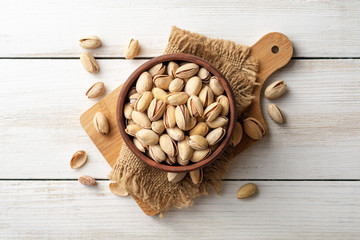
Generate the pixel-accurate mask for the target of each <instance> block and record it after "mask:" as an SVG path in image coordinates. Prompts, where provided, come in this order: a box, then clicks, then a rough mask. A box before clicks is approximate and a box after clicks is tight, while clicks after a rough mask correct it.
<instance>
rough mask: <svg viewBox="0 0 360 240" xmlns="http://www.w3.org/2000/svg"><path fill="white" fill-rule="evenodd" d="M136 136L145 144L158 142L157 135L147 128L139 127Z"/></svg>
mask: <svg viewBox="0 0 360 240" xmlns="http://www.w3.org/2000/svg"><path fill="white" fill-rule="evenodd" d="M136 137H137V138H138V139H139V140H140V141H141V142H142V143H144V144H146V145H150V146H152V145H156V144H157V143H158V142H159V135H157V134H156V133H155V132H154V131H152V130H149V129H141V130H140V131H138V132H137V133H136Z"/></svg>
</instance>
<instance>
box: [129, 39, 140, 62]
mask: <svg viewBox="0 0 360 240" xmlns="http://www.w3.org/2000/svg"><path fill="white" fill-rule="evenodd" d="M139 49H140V47H139V41H138V40H134V39H130V42H129V44H128V45H127V46H126V48H125V58H126V59H133V58H134V57H136V55H138V53H139Z"/></svg>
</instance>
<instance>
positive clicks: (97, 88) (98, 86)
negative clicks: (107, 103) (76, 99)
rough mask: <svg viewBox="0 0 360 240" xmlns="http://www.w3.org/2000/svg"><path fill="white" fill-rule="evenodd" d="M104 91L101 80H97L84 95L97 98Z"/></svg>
mask: <svg viewBox="0 0 360 240" xmlns="http://www.w3.org/2000/svg"><path fill="white" fill-rule="evenodd" d="M104 93H105V85H104V83H103V82H97V83H95V84H94V85H92V86H91V87H90V88H89V89H88V90H87V91H86V96H87V97H88V98H97V97H101V96H102V95H104Z"/></svg>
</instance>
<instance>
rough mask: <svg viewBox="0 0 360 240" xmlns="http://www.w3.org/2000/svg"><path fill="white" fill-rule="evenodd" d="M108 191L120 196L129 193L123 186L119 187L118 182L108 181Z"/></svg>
mask: <svg viewBox="0 0 360 240" xmlns="http://www.w3.org/2000/svg"><path fill="white" fill-rule="evenodd" d="M109 188H110V191H111V192H112V193H113V194H115V195H117V196H120V197H126V196H128V195H129V193H128V192H127V191H126V189H125V188H124V187H121V186H120V184H119V183H117V182H114V183H109Z"/></svg>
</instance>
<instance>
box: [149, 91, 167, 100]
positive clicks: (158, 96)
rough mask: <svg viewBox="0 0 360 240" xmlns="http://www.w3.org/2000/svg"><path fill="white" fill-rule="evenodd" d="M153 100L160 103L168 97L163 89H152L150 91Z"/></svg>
mask: <svg viewBox="0 0 360 240" xmlns="http://www.w3.org/2000/svg"><path fill="white" fill-rule="evenodd" d="M151 92H152V94H153V95H154V98H156V99H159V100H161V101H165V98H166V96H167V95H168V94H167V93H166V92H165V91H164V90H163V89H161V88H153V89H152V90H151Z"/></svg>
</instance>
